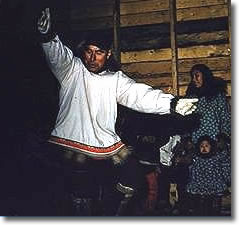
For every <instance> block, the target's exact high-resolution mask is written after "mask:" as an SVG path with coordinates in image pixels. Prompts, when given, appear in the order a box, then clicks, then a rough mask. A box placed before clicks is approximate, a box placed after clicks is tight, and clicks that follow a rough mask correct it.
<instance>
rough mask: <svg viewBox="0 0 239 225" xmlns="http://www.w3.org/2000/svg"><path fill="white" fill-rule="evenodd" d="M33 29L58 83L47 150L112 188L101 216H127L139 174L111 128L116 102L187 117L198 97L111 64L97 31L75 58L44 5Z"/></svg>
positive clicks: (129, 152)
mask: <svg viewBox="0 0 239 225" xmlns="http://www.w3.org/2000/svg"><path fill="white" fill-rule="evenodd" d="M38 31H39V42H41V46H42V49H43V52H44V54H45V57H46V60H47V62H48V65H49V68H50V69H51V71H52V73H53V74H54V75H55V77H56V78H57V80H58V82H59V84H60V91H59V113H58V116H57V119H56V124H55V127H54V129H53V131H52V132H51V135H50V137H49V139H48V143H50V144H51V146H52V147H50V148H58V152H62V153H64V154H65V155H66V156H67V158H68V159H71V158H73V156H74V158H75V159H77V163H78V164H81V165H88V166H89V167H90V168H91V172H92V173H91V174H92V175H89V176H92V179H93V180H94V179H95V180H98V181H101V180H102V183H103V184H104V185H105V184H109V186H112V187H114V188H115V190H114V191H112V193H113V194H112V195H111V194H109V193H111V192H110V191H109V192H108V193H106V195H107V194H108V198H107V199H106V200H105V202H106V205H107V207H108V209H107V210H106V211H105V214H103V215H127V214H129V211H128V210H129V208H127V204H128V202H130V201H131V199H133V197H134V196H135V195H137V192H138V190H139V189H140V185H141V177H142V176H141V174H142V173H141V166H140V164H139V162H138V161H137V159H136V158H135V157H134V154H133V151H132V150H131V149H130V148H129V147H128V146H127V145H126V144H124V143H123V142H122V141H121V139H120V137H119V135H117V133H116V131H115V123H116V118H117V104H121V105H124V106H126V107H128V108H132V109H134V110H136V111H140V112H144V113H155V114H159V115H160V114H170V113H171V112H177V113H180V114H182V115H188V114H191V113H192V112H193V111H194V110H195V108H196V106H195V103H196V102H197V99H178V98H176V97H174V96H173V95H171V94H166V93H164V92H163V91H161V90H154V89H153V88H152V87H150V86H148V85H146V84H142V83H136V82H135V81H134V80H132V79H130V78H129V77H128V76H127V75H126V74H124V73H123V72H122V71H120V70H119V67H118V66H117V64H116V63H115V60H114V58H113V54H112V50H111V45H112V40H111V38H110V37H109V36H105V35H102V34H101V33H99V32H96V33H95V34H94V35H91V36H89V37H88V38H87V39H86V40H85V41H84V42H83V43H82V45H81V50H82V51H81V53H82V54H81V56H80V57H76V56H74V55H73V52H72V51H71V50H70V49H69V48H68V47H67V46H65V45H64V44H63V43H62V42H61V40H60V39H59V36H58V35H56V34H55V33H54V31H53V29H52V26H51V18H50V10H49V8H47V9H45V10H43V11H42V15H41V17H40V18H39V20H38ZM41 149H43V148H41ZM45 149H47V147H46V146H45ZM48 149H49V147H48ZM41 151H42V150H41ZM48 151H50V150H48ZM92 179H91V180H92ZM81 182H82V183H84V181H81ZM89 185H90V186H92V185H93V184H92V183H90V184H89ZM116 192H117V193H119V194H120V197H119V198H117V197H116V196H117V193H116ZM118 202H120V204H119V205H120V206H119V207H115V205H116V204H118Z"/></svg>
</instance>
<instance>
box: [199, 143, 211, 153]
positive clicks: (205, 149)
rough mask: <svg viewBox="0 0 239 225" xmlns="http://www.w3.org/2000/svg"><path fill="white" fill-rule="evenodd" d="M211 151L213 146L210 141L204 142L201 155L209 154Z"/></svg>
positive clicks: (201, 146)
mask: <svg viewBox="0 0 239 225" xmlns="http://www.w3.org/2000/svg"><path fill="white" fill-rule="evenodd" d="M210 151H211V144H210V143H209V142H208V141H202V142H201V144H200V153H202V154H207V153H209V152H210Z"/></svg>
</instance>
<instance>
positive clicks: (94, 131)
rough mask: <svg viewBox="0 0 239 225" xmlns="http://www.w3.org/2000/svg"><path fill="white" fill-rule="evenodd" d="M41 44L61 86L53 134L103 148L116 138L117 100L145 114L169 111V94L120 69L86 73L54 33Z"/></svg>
mask: <svg viewBox="0 0 239 225" xmlns="http://www.w3.org/2000/svg"><path fill="white" fill-rule="evenodd" d="M42 47H43V50H44V52H45V55H46V59H47V61H48V64H49V67H50V69H51V70H52V72H53V74H54V75H55V76H56V78H57V79H58V81H59V83H60V85H61V88H60V93H59V97H60V100H59V104H60V110H59V113H58V117H57V120H56V124H55V128H54V130H53V131H52V135H53V136H56V137H59V138H64V139H67V140H72V141H75V142H79V143H81V144H84V145H89V146H93V147H103V148H105V147H109V146H112V145H114V144H115V143H117V142H119V141H120V137H119V136H118V135H117V134H116V132H115V122H116V117H117V103H119V104H122V105H124V106H126V107H129V108H131V109H134V110H137V111H140V112H145V113H157V114H166V113H170V103H171V99H172V98H174V96H172V95H171V94H165V93H163V92H162V91H161V90H154V89H153V88H152V87H150V86H148V85H146V84H142V83H136V82H135V81H134V80H133V79H130V78H129V77H128V76H127V75H125V74H124V73H123V72H122V71H118V72H109V71H103V72H101V73H99V74H95V73H92V72H89V71H88V70H87V69H86V67H85V66H84V64H83V63H82V61H81V59H80V58H78V57H75V56H74V55H73V53H72V51H71V50H70V49H69V48H68V47H66V46H64V45H63V44H62V42H61V41H60V39H59V37H58V36H56V37H55V38H54V39H53V40H52V41H50V42H48V43H43V44H42Z"/></svg>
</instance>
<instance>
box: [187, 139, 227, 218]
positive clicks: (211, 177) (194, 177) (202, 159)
mask: <svg viewBox="0 0 239 225" xmlns="http://www.w3.org/2000/svg"><path fill="white" fill-rule="evenodd" d="M190 169H191V177H190V181H189V183H188V184H187V187H186V190H187V193H188V194H189V196H190V199H191V202H192V203H193V204H192V207H193V208H192V209H193V215H195V216H218V215H220V208H221V198H222V196H223V194H224V193H225V192H226V190H227V188H228V184H229V183H230V173H231V167H230V158H229V157H228V158H225V154H223V153H222V152H220V151H217V147H216V142H215V141H214V140H212V139H211V138H210V137H209V136H202V137H200V138H199V139H198V142H197V145H196V154H195V156H194V158H193V162H192V165H191V168H190Z"/></svg>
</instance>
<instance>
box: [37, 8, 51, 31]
mask: <svg viewBox="0 0 239 225" xmlns="http://www.w3.org/2000/svg"><path fill="white" fill-rule="evenodd" d="M37 27H38V30H39V32H40V33H41V34H48V33H49V32H50V29H51V16H50V9H49V8H46V9H45V10H43V11H42V15H41V17H40V18H39V19H38V22H37Z"/></svg>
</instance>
